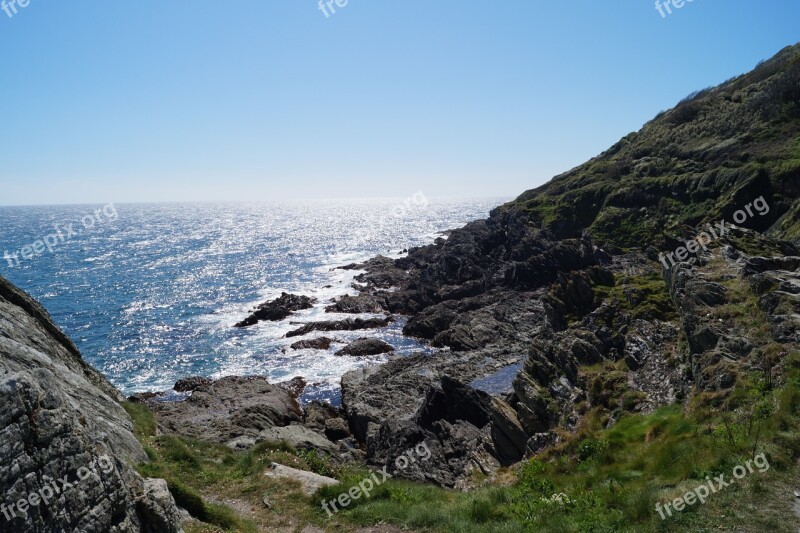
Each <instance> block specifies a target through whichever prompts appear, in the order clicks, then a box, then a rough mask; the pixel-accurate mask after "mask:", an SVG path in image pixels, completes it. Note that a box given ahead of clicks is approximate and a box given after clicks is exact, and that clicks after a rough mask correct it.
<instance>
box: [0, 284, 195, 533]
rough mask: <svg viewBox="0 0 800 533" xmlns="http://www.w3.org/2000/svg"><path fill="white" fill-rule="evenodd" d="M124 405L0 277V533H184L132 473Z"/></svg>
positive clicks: (155, 486)
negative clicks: (178, 532)
mask: <svg viewBox="0 0 800 533" xmlns="http://www.w3.org/2000/svg"><path fill="white" fill-rule="evenodd" d="M122 399H123V398H122V396H121V395H120V393H119V392H118V391H117V390H116V389H114V387H113V386H112V385H111V384H110V383H109V382H108V381H106V380H105V378H103V377H102V375H101V374H100V373H99V372H97V371H96V370H94V369H93V368H92V367H90V366H89V365H88V364H86V362H85V361H83V359H82V358H81V355H80V353H79V352H78V350H77V348H76V347H75V345H74V344H73V343H72V342H71V341H69V339H67V337H66V336H65V335H64V334H63V333H62V332H61V331H60V330H59V329H58V328H57V327H56V326H55V324H53V322H52V320H51V319H50V317H49V316H48V314H47V312H46V311H45V310H44V309H43V308H42V307H41V306H40V305H39V304H38V303H36V302H35V301H34V300H33V299H32V298H30V297H29V296H28V295H27V294H25V293H23V292H22V291H20V290H18V289H17V288H15V287H14V286H13V285H11V284H10V283H8V282H7V281H6V280H5V279H3V278H0V421H2V427H3V430H2V431H3V435H2V438H1V439H0V457H2V462H1V465H0V488H1V489H2V493H3V500H2V505H3V507H2V514H0V530H2V531H15V532H26V531H87V532H98V533H105V532H123V531H125V532H130V531H147V532H154V533H155V532H162V531H163V532H173V531H174V532H176V531H180V530H181V526H180V521H179V518H178V510H177V508H176V506H175V502H174V500H173V499H172V496H171V495H170V493H169V492H168V491H167V490H166V489H165V483H164V482H163V481H161V480H152V479H143V478H142V477H141V476H140V475H139V474H137V473H136V471H135V470H134V468H133V466H132V465H134V464H136V463H139V462H143V461H147V455H146V454H145V453H144V450H143V449H142V447H141V445H140V444H139V442H138V441H137V440H136V438H135V437H134V435H133V433H132V422H131V420H130V418H129V416H128V415H127V413H126V412H125V410H124V409H123V408H122V406H121V405H120V401H121V400H122ZM23 499H24V500H27V502H28V503H27V504H24V503H23V504H22V505H20V503H21V501H22V500H23ZM24 507H26V508H25V509H23V508H24Z"/></svg>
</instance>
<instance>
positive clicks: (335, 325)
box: [286, 317, 394, 337]
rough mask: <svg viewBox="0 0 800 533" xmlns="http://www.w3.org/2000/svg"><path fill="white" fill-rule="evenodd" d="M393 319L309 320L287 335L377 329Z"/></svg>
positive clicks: (295, 335)
mask: <svg viewBox="0 0 800 533" xmlns="http://www.w3.org/2000/svg"><path fill="white" fill-rule="evenodd" d="M393 320H394V319H393V318H391V317H386V318H366V319H365V318H348V319H346V320H335V321H325V322H310V323H308V324H306V325H304V326H303V327H301V328H298V329H295V330H292V331H290V332H289V333H287V334H286V336H287V337H299V336H301V335H307V334H309V333H311V332H314V331H354V330H359V329H377V328H384V327H386V326H388V325H389V324H390V323H391V322H392V321H393Z"/></svg>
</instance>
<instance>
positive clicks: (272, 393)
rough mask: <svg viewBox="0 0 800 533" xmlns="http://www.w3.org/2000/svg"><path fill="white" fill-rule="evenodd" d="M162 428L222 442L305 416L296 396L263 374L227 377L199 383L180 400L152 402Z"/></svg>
mask: <svg viewBox="0 0 800 533" xmlns="http://www.w3.org/2000/svg"><path fill="white" fill-rule="evenodd" d="M148 405H149V406H150V408H151V410H152V411H153V413H154V414H155V416H156V420H157V421H158V426H159V429H160V430H161V431H162V432H164V433H166V434H175V435H181V436H184V437H189V438H193V439H201V440H206V441H209V442H216V443H220V444H224V443H227V442H229V441H232V440H234V439H237V438H240V437H250V438H257V437H258V436H259V435H260V434H261V432H262V431H264V430H266V429H271V428H274V427H276V426H277V427H282V426H288V425H289V424H291V423H292V422H300V421H301V420H302V411H301V409H300V405H299V404H298V403H297V400H296V399H295V397H294V396H293V395H292V394H291V392H289V391H288V390H286V389H285V388H283V387H280V386H278V385H273V384H270V383H269V382H268V381H267V380H266V379H265V378H263V377H236V376H230V377H224V378H221V379H219V380H216V381H212V382H209V383H207V384H202V385H200V386H198V387H196V388H195V389H194V390H193V392H192V394H191V396H190V397H189V398H187V399H186V400H185V401H181V402H159V401H153V402H149V403H148Z"/></svg>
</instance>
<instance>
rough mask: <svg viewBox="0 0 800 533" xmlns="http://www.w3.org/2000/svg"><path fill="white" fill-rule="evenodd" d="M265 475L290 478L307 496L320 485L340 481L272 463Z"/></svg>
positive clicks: (333, 484) (330, 484)
mask: <svg viewBox="0 0 800 533" xmlns="http://www.w3.org/2000/svg"><path fill="white" fill-rule="evenodd" d="M264 475H265V476H267V477H273V478H282V479H291V480H293V481H297V482H298V483H300V485H301V486H302V487H303V492H305V493H306V494H307V495H308V496H313V494H314V493H315V492H317V491H318V490H319V489H321V488H322V487H328V486H335V485H339V484H340V482H339V481H338V480H336V479H333V478H330V477H326V476H320V475H319V474H315V473H313V472H306V471H305V470H298V469H297V468H292V467H290V466H285V465H281V464H278V463H272V466H271V468H270V469H268V470H267V471H266V472H265V473H264Z"/></svg>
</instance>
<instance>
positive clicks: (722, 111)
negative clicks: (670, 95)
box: [505, 45, 800, 248]
mask: <svg viewBox="0 0 800 533" xmlns="http://www.w3.org/2000/svg"><path fill="white" fill-rule="evenodd" d="M761 195H763V196H764V197H765V198H766V200H767V202H768V203H769V205H770V207H771V209H770V213H769V215H768V216H765V217H763V218H758V220H756V221H755V223H754V224H753V225H751V226H749V227H751V228H752V229H756V230H759V231H768V232H769V233H770V234H771V235H773V236H775V237H778V238H782V239H785V240H794V241H797V240H798V239H800V45H794V46H791V47H787V48H785V49H784V50H782V51H781V52H779V53H778V54H777V55H776V56H775V57H773V58H772V59H770V60H768V61H764V62H762V63H761V64H759V65H758V66H757V67H756V68H755V70H753V71H752V72H749V73H747V74H745V75H743V76H738V77H736V78H733V79H731V80H729V81H727V82H725V83H723V84H722V85H720V86H718V87H713V88H708V89H704V90H702V91H699V92H697V93H695V94H692V95H690V96H688V97H687V98H686V99H684V100H683V101H682V102H680V103H679V104H678V105H677V106H676V107H675V108H674V109H671V110H669V111H665V112H662V113H660V114H659V115H658V116H657V117H656V118H655V119H653V120H652V121H650V122H648V123H647V124H645V126H644V127H643V128H642V129H641V130H640V131H639V132H636V133H631V134H630V135H628V136H626V137H625V138H623V139H622V140H620V141H619V142H618V143H616V144H615V145H614V146H612V147H611V148H610V149H609V150H607V151H606V152H604V153H602V154H601V155H599V156H597V157H595V158H594V159H592V160H591V161H588V162H587V163H585V164H583V165H581V166H579V167H577V168H575V169H573V170H570V171H569V172H566V173H564V174H562V175H560V176H557V177H556V178H554V179H553V180H552V181H550V182H548V183H547V184H545V185H543V186H541V187H539V188H537V189H533V190H530V191H527V192H525V193H523V194H522V195H520V196H519V198H517V199H516V200H515V201H514V202H512V203H511V204H509V205H508V206H506V207H505V208H506V209H508V208H511V207H520V208H523V209H525V211H526V212H527V213H528V215H529V216H530V221H531V224H532V225H534V226H535V227H538V228H543V229H548V230H550V231H551V232H553V234H554V235H555V236H556V237H557V238H567V237H579V236H580V235H581V232H582V231H583V230H584V229H587V230H588V231H589V233H590V234H591V235H592V237H593V238H594V239H595V241H597V242H598V243H603V242H609V243H611V244H613V245H616V246H619V247H623V248H632V247H636V248H638V247H646V246H647V245H651V246H654V247H655V248H659V247H660V246H663V245H665V244H666V243H667V242H669V241H670V239H680V238H682V237H683V236H684V234H685V232H686V230H687V227H694V226H696V225H698V224H700V223H703V222H710V221H717V220H720V219H726V220H731V217H732V215H733V213H734V212H735V211H736V210H737V209H739V208H740V207H741V206H743V205H744V204H746V203H747V202H749V201H752V200H753V199H754V198H756V197H758V196H761Z"/></svg>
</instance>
